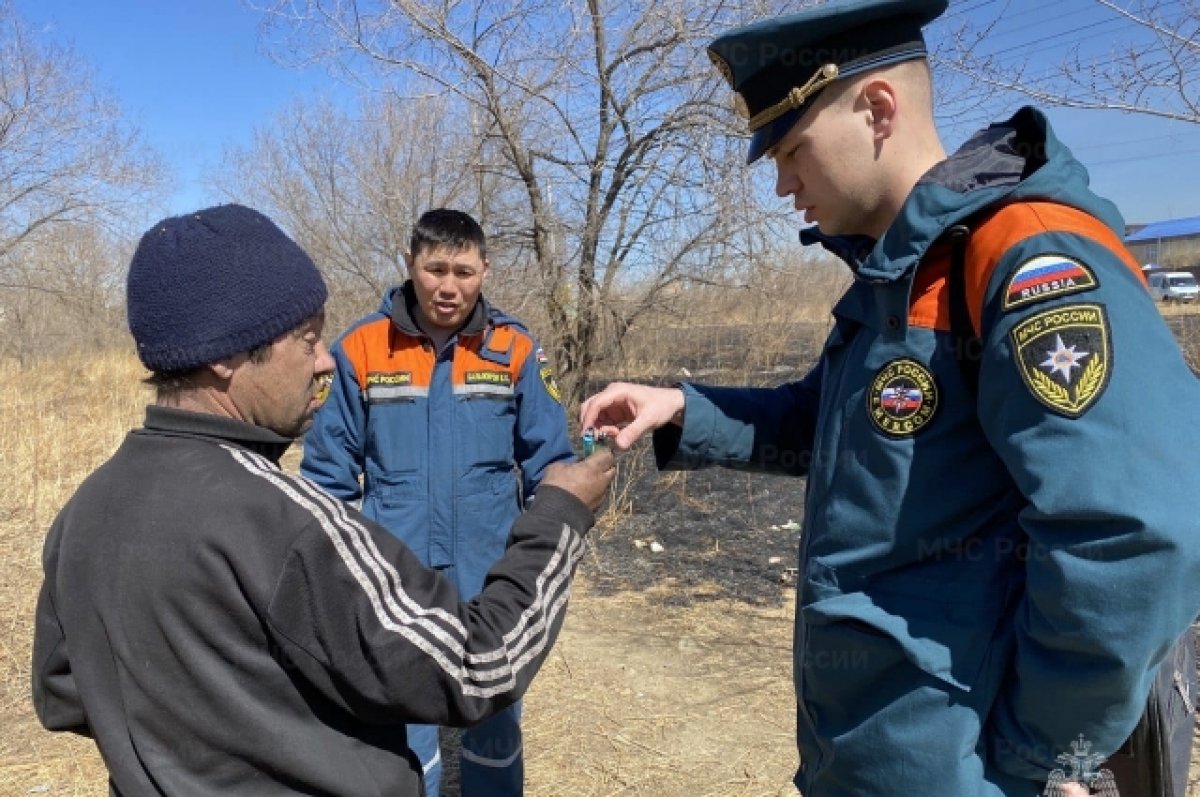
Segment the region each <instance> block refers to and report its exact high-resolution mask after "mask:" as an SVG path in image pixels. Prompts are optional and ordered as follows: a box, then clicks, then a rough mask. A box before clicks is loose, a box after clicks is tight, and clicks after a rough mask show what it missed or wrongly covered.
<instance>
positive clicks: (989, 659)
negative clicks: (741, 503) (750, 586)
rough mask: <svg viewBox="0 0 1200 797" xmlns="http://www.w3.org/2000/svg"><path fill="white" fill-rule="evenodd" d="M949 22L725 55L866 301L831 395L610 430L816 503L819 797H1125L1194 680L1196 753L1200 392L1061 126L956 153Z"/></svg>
mask: <svg viewBox="0 0 1200 797" xmlns="http://www.w3.org/2000/svg"><path fill="white" fill-rule="evenodd" d="M945 8H946V0H860V1H859V2H831V3H826V4H823V5H820V6H815V7H813V8H809V9H806V10H804V11H802V12H800V13H799V14H796V15H794V16H789V17H783V18H779V19H773V20H768V21H766V22H762V23H758V24H755V25H750V26H747V27H744V28H739V29H737V30H734V31H731V32H729V33H726V34H724V35H722V36H721V37H719V38H717V39H716V40H715V41H714V42H713V43H712V44H711V46H710V48H709V54H710V56H711V57H712V60H713V62H714V63H715V64H716V66H717V68H718V70H719V71H720V72H721V73H722V75H723V76H724V78H725V79H726V80H727V81H728V82H729V84H730V85H731V87H732V88H733V90H734V91H735V92H736V93H737V95H738V103H739V105H740V106H741V111H743V113H744V116H745V117H746V118H747V120H748V127H749V132H750V134H751V139H750V152H749V157H748V160H749V162H754V161H755V160H757V159H758V158H760V157H761V156H763V155H766V156H767V157H768V159H770V160H771V161H773V162H774V165H775V171H776V175H777V179H776V193H777V194H778V195H779V196H781V197H791V198H792V201H793V203H794V205H795V208H796V209H797V210H798V211H801V212H802V213H803V214H804V217H805V220H806V221H807V222H811V223H814V226H810V227H808V228H807V229H805V230H803V231H802V233H801V240H802V241H803V242H805V243H810V244H820V245H822V246H824V247H825V248H827V249H829V250H830V251H832V252H834V253H835V254H837V255H839V256H840V257H841V258H842V259H843V260H844V261H845V262H846V263H847V265H848V266H849V267H850V269H851V270H852V272H853V274H854V281H853V284H852V285H851V287H850V288H849V289H848V290H847V292H846V294H845V295H844V296H843V297H842V298H841V299H840V300H839V301H838V303H837V305H836V306H835V307H834V309H833V315H834V324H833V328H832V331H831V333H830V335H829V338H828V340H827V342H826V344H825V347H824V350H823V352H822V356H821V358H820V360H819V362H818V363H817V365H816V366H815V367H814V368H813V369H812V370H811V371H810V372H809V373H808V374H807V375H806V376H804V377H803V378H802V379H800V380H799V381H796V382H792V383H789V384H785V385H782V386H780V387H778V388H774V389H747V388H724V387H710V386H703V385H692V384H685V385H681V386H680V387H679V388H678V389H676V388H651V387H646V386H639V385H631V384H621V383H617V384H613V385H610V386H608V387H607V388H606V389H605V390H604V391H602V392H601V393H599V394H598V395H596V396H593V397H592V398H590V399H588V400H587V401H586V402H585V403H584V405H583V408H582V411H581V414H582V423H583V426H584V427H595V428H597V430H598V431H600V432H603V433H605V434H608V435H610V436H611V439H612V442H613V444H614V445H615V447H616V448H618V449H626V448H628V447H629V446H630V445H632V444H633V443H634V441H635V440H637V439H638V438H639V437H640V436H641V435H642V434H644V433H645V432H647V431H651V430H653V442H654V448H655V454H656V457H657V461H658V463H659V467H663V468H698V467H704V466H709V465H721V466H725V467H731V468H740V469H747V470H761V471H771V472H784V473H792V474H795V475H805V476H806V477H807V485H806V496H805V518H804V530H803V534H802V538H801V550H800V562H799V566H800V578H799V581H798V596H797V600H798V605H797V616H796V628H795V640H794V643H795V650H794V655H795V661H794V679H795V688H796V696H797V745H798V748H799V754H800V768H799V771H798V773H797V775H796V785H797V786H798V787H799V789H800V791H801V792H802V793H803V794H805V795H807V796H808V797H877V796H883V795H900V794H906V795H920V797H996V796H998V795H1006V796H1007V797H1034V795H1040V794H1048V795H1055V797H1061V796H1063V795H1081V794H1089V793H1091V789H1093V788H1095V789H1097V790H1099V791H1101V792H1102V793H1109V794H1111V793H1112V791H1111V788H1110V787H1111V786H1112V776H1111V773H1110V770H1108V769H1102V768H1099V767H1098V765H1097V762H1098V761H1099V760H1102V759H1108V764H1107V765H1106V766H1111V767H1112V769H1116V768H1117V766H1116V763H1117V762H1118V760H1119V759H1120V757H1121V755H1123V754H1124V753H1122V751H1121V750H1122V747H1123V745H1124V744H1125V743H1126V742H1127V740H1129V739H1130V736H1131V733H1132V732H1133V731H1134V729H1135V726H1136V725H1137V724H1138V722H1139V718H1140V717H1141V716H1142V715H1143V709H1144V708H1145V706H1146V705H1147V694H1148V692H1149V690H1150V689H1151V685H1152V683H1153V682H1154V681H1155V675H1156V672H1159V670H1160V664H1162V663H1164V660H1166V663H1165V670H1164V672H1166V674H1167V676H1168V677H1167V678H1166V680H1167V682H1168V683H1169V682H1170V681H1172V680H1175V681H1177V682H1178V690H1177V691H1178V693H1177V694H1171V695H1170V696H1169V697H1170V700H1169V701H1167V702H1166V704H1167V705H1168V710H1167V714H1168V715H1169V717H1168V718H1169V719H1170V720H1171V722H1172V723H1173V725H1174V727H1175V728H1177V729H1178V733H1177V734H1176V736H1175V737H1174V738H1177V739H1180V738H1182V739H1183V740H1184V745H1185V746H1184V749H1185V751H1186V743H1187V741H1188V740H1190V736H1191V731H1190V728H1191V722H1192V716H1191V713H1192V706H1191V700H1193V699H1194V695H1190V694H1188V693H1187V692H1188V690H1187V688H1186V686H1185V685H1186V683H1187V680H1188V678H1187V676H1188V675H1189V669H1191V670H1193V671H1194V667H1195V665H1194V662H1193V661H1192V660H1191V659H1190V657H1189V656H1188V655H1187V649H1186V648H1185V647H1183V646H1180V647H1178V648H1176V649H1175V650H1177V651H1181V653H1180V655H1181V657H1182V658H1181V659H1180V660H1179V661H1173V660H1170V659H1167V658H1166V657H1167V656H1168V653H1169V652H1172V655H1174V653H1173V643H1174V641H1175V640H1176V639H1177V638H1179V637H1180V635H1181V634H1182V633H1183V632H1184V631H1185V629H1187V628H1188V626H1189V624H1190V623H1191V621H1192V620H1193V619H1194V618H1195V617H1196V615H1197V612H1198V610H1200V588H1198V584H1200V513H1197V512H1196V511H1195V506H1194V501H1195V496H1196V495H1200V468H1197V467H1196V465H1195V452H1196V451H1198V450H1200V425H1197V424H1196V423H1195V419H1194V417H1192V416H1193V408H1194V407H1195V406H1196V405H1197V402H1198V401H1200V384H1198V382H1197V380H1196V378H1195V377H1194V376H1193V375H1192V373H1191V372H1190V370H1189V369H1188V367H1187V365H1186V363H1185V361H1184V359H1183V357H1182V356H1181V354H1180V351H1179V348H1178V346H1177V345H1176V342H1175V340H1174V339H1173V337H1172V335H1171V333H1170V331H1169V330H1168V328H1167V327H1166V325H1165V324H1164V322H1163V320H1162V318H1161V317H1160V315H1159V313H1158V311H1157V309H1156V308H1155V306H1154V303H1153V301H1152V300H1151V299H1150V297H1149V295H1148V294H1147V291H1146V289H1145V286H1144V284H1143V281H1142V278H1141V274H1140V268H1139V267H1138V264H1137V263H1136V262H1135V261H1134V260H1133V259H1132V257H1130V256H1129V254H1128V252H1126V251H1125V249H1124V247H1123V246H1122V244H1121V235H1122V231H1123V226H1124V225H1123V222H1122V219H1121V217H1120V215H1119V214H1118V213H1117V211H1116V209H1115V207H1114V206H1113V205H1112V204H1111V203H1110V202H1108V201H1106V200H1104V199H1101V198H1100V197H1098V196H1096V195H1095V194H1093V193H1092V192H1091V191H1089V190H1088V187H1087V184H1088V177H1087V173H1086V170H1085V169H1084V168H1083V166H1082V165H1081V164H1080V163H1079V162H1078V161H1076V160H1075V159H1074V158H1073V157H1072V156H1071V153H1070V152H1069V151H1068V150H1067V148H1066V147H1065V146H1064V145H1063V144H1061V143H1060V142H1059V141H1058V140H1057V139H1056V138H1055V136H1054V134H1053V132H1052V131H1051V130H1050V128H1049V125H1048V123H1047V120H1046V118H1045V117H1044V116H1043V115H1042V114H1041V113H1039V112H1038V111H1036V110H1034V109H1032V108H1024V109H1022V110H1020V111H1018V112H1017V114H1016V115H1014V116H1013V117H1012V118H1011V119H1009V120H1007V121H1004V122H1001V123H998V124H996V125H993V126H991V127H989V128H987V129H986V130H983V131H981V132H980V133H978V134H976V135H975V136H974V137H973V138H971V139H970V140H969V141H968V142H966V143H965V144H964V145H963V147H962V148H961V149H960V150H959V151H958V152H956V153H954V154H951V155H947V153H946V152H945V150H944V149H943V147H942V144H941V141H940V139H939V137H938V133H937V130H936V127H935V125H934V117H933V107H932V105H933V103H932V85H931V79H930V72H929V66H928V62H927V60H926V57H925V56H926V48H925V44H924V40H923V35H922V32H921V29H922V27H923V26H924V25H925V24H926V23H928V22H929V21H931V20H932V19H934V18H936V17H937V16H938V15H939V14H941V13H942V12H943V11H944V10H945ZM1172 676H1173V677H1172ZM1172 688H1174V687H1172ZM1184 755H1185V756H1186V752H1185V753H1184ZM1184 763H1185V771H1186V758H1185V762H1184ZM1184 785H1185V784H1183V783H1179V782H1177V783H1176V784H1175V790H1174V793H1175V794H1178V795H1182V793H1183V787H1184ZM1105 789H1108V791H1104V790H1105ZM1125 797H1137V795H1134V794H1133V793H1132V792H1130V793H1129V794H1126V795H1125Z"/></svg>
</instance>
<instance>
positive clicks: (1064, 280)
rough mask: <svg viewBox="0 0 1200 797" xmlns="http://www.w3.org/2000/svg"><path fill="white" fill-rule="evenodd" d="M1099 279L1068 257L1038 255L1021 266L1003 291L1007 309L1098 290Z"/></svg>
mask: <svg viewBox="0 0 1200 797" xmlns="http://www.w3.org/2000/svg"><path fill="white" fill-rule="evenodd" d="M1097 284H1098V283H1097V282H1096V275H1095V274H1093V273H1092V270H1091V269H1090V268H1088V267H1087V266H1085V265H1084V264H1083V263H1080V262H1079V261H1078V260H1075V259H1073V258H1070V257H1067V256H1066V255H1038V256H1037V257H1034V258H1031V259H1029V260H1026V261H1025V262H1024V263H1022V264H1021V265H1020V266H1019V267H1018V268H1017V270H1016V271H1014V272H1013V275H1012V276H1011V277H1009V278H1008V284H1007V285H1006V286H1005V287H1004V309H1005V310H1011V309H1012V308H1014V307H1021V306H1023V305H1026V304H1032V303H1033V302H1040V301H1042V300H1043V299H1050V298H1052V297H1055V296H1068V295H1070V294H1072V293H1079V292H1080V291H1086V290H1091V289H1092V288H1095V287H1096V285H1097Z"/></svg>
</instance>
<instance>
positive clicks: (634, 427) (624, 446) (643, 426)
mask: <svg viewBox="0 0 1200 797" xmlns="http://www.w3.org/2000/svg"><path fill="white" fill-rule="evenodd" d="M661 425H662V424H660V423H655V422H654V421H653V420H651V419H650V418H648V417H647V416H645V415H639V416H637V417H636V418H634V419H633V421H632V422H631V423H630V424H629V425H628V426H626V427H625V428H624V429H622V430H621V431H619V432H617V434H616V436H614V437H613V438H612V444H613V446H614V447H615V448H616V449H617V450H618V451H628V450H629V449H630V448H631V447H633V444H634V443H636V442H637V441H638V440H639V439H640V438H641V436H642V435H644V434H645V433H646V432H648V431H651V430H652V429H656V428H658V427H659V426H661Z"/></svg>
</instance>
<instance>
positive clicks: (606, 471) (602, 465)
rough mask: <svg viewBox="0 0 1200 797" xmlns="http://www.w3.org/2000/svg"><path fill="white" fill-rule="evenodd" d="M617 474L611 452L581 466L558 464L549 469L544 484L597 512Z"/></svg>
mask: <svg viewBox="0 0 1200 797" xmlns="http://www.w3.org/2000/svg"><path fill="white" fill-rule="evenodd" d="M616 474H617V467H616V460H615V459H614V458H613V454H612V452H611V451H609V450H608V449H607V448H597V449H596V453H595V454H592V455H591V456H590V457H588V458H587V459H584V460H581V461H579V462H572V463H569V464H568V463H563V462H556V463H554V464H553V465H551V466H550V467H548V468H546V475H545V476H543V477H542V484H549V485H551V486H552V487H558V488H560V489H563V490H566V491H567V492H569V493H570V494H571V495H573V496H575V497H576V498H578V499H579V500H580V501H583V503H585V504H587V506H588V508H589V509H591V510H592V511H593V512H595V511H596V510H597V509H599V508H600V504H601V503H602V502H603V501H604V496H605V495H607V494H608V486H609V485H610V484H612V480H613V477H614V476H615V475H616Z"/></svg>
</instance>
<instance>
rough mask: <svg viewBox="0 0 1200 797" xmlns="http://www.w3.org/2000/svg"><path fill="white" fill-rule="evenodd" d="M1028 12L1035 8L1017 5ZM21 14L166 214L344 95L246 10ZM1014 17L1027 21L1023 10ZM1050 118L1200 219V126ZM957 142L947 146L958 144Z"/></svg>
mask: <svg viewBox="0 0 1200 797" xmlns="http://www.w3.org/2000/svg"><path fill="white" fill-rule="evenodd" d="M1023 3H1024V4H1028V5H1030V6H1031V7H1032V6H1035V5H1037V4H1035V3H1032V2H1028V0H1013V2H1012V3H1010V5H1011V6H1014V7H1019V6H1020V5H1022V4H1023ZM16 7H17V9H18V11H19V13H20V14H21V15H22V16H23V17H24V18H25V20H26V21H27V22H28V23H29V24H30V26H31V27H32V28H33V29H34V30H35V31H38V32H40V33H42V34H43V35H47V36H51V37H53V38H54V39H55V40H57V41H65V42H68V43H70V44H71V45H73V46H74V48H75V50H76V51H77V52H78V54H79V55H80V56H81V57H82V58H83V59H84V60H86V61H88V62H89V63H91V64H92V65H93V66H94V67H95V68H96V70H97V78H98V81H99V82H100V83H101V84H102V85H104V86H106V87H107V88H108V89H109V90H110V91H111V92H112V93H113V94H114V95H115V97H116V99H117V100H118V101H119V102H120V103H121V105H122V107H123V108H124V110H125V112H126V113H127V114H128V116H129V118H130V119H131V120H133V121H134V122H135V123H136V124H137V125H138V127H139V128H140V129H141V131H142V132H143V134H144V135H145V137H146V139H147V141H148V143H149V144H150V145H151V146H153V147H154V148H155V149H156V150H158V151H159V152H160V153H161V154H162V155H163V157H164V158H165V159H166V161H167V163H168V164H169V166H170V167H171V168H172V169H173V171H174V172H175V174H176V177H177V188H176V190H175V192H174V193H173V195H172V196H171V198H170V200H169V207H167V208H165V209H164V210H165V212H171V213H178V212H184V211H187V210H191V209H194V208H197V207H201V206H203V205H205V204H210V203H211V202H212V201H215V198H214V197H212V196H211V195H208V194H207V193H206V190H205V188H204V185H203V179H204V175H205V174H206V173H207V172H208V171H210V170H211V169H213V168H214V167H215V166H216V165H217V164H218V163H219V162H220V160H221V156H222V153H223V151H224V149H225V148H226V147H229V146H237V147H244V146H246V145H248V144H249V143H250V141H251V140H252V136H253V131H254V130H255V128H256V127H260V128H265V127H267V126H268V125H269V124H270V123H271V120H272V118H273V117H274V116H275V115H276V114H277V113H278V112H279V111H281V110H283V109H284V108H285V107H287V106H288V105H289V104H290V103H291V102H293V101H294V100H296V99H299V98H309V97H314V96H317V95H320V94H325V95H329V96H337V95H338V94H339V91H340V88H339V86H338V84H337V83H336V82H335V79H334V78H333V77H330V76H328V75H327V74H325V73H324V72H323V71H322V70H320V69H319V68H309V69H307V70H298V69H294V68H289V67H285V66H281V65H278V64H276V63H274V62H272V61H271V60H270V59H269V58H268V57H267V56H266V55H265V54H264V53H263V52H262V50H261V47H260V44H259V38H258V24H259V22H260V20H261V16H260V12H256V11H252V10H250V9H247V8H246V7H244V5H243V4H242V3H241V2H240V0H103V1H102V2H97V0H16ZM1006 8H1007V7H1006ZM952 9H953V6H952ZM1006 13H1008V14H1012V15H1013V18H1014V19H1017V20H1018V21H1019V17H1020V14H1021V12H1020V11H1019V10H1017V11H1012V10H1009V11H1006ZM1084 13H1086V12H1084ZM1034 17H1035V19H1036V14H1034ZM1068 21H1069V22H1071V24H1074V25H1076V26H1079V20H1073V21H1070V20H1068ZM1096 33H1099V31H1097V32H1096ZM1013 35H1016V36H1020V35H1022V34H1021V33H1020V32H1019V31H1018V32H1015V33H1014V34H1013ZM1026 35H1030V34H1026ZM1095 38H1096V37H1095V36H1093V37H1092V39H1093V40H1094V39H1095ZM1046 46H1047V48H1048V49H1049V48H1054V47H1059V46H1062V45H1061V43H1059V42H1048V43H1047V45H1046ZM342 93H344V92H342ZM1049 113H1050V118H1051V120H1052V122H1053V123H1054V125H1055V127H1056V129H1057V132H1058V134H1059V137H1060V138H1061V139H1063V140H1064V141H1065V142H1066V143H1067V144H1068V146H1070V147H1071V149H1072V150H1073V151H1074V152H1075V154H1076V156H1077V157H1079V158H1080V160H1082V161H1083V162H1084V164H1085V165H1087V166H1088V167H1089V169H1090V170H1091V173H1092V184H1093V187H1094V188H1095V189H1096V190H1097V192H1098V193H1100V194H1102V195H1104V196H1107V197H1108V198H1110V199H1112V200H1113V201H1114V202H1116V203H1117V206H1118V207H1119V208H1120V209H1121V211H1122V213H1123V214H1124V215H1125V217H1126V220H1127V221H1130V222H1149V221H1156V220H1162V219H1167V218H1178V217H1182V216H1197V215H1200V188H1198V186H1200V126H1197V125H1194V124H1187V123H1183V122H1169V121H1164V120H1155V119H1152V118H1149V117H1145V116H1125V115H1120V114H1116V113H1111V112H1094V111H1093V112H1083V111H1066V110H1061V109H1058V110H1050V111H1049ZM948 132H950V133H951V135H948V136H947V143H948V144H951V145H953V144H956V143H958V142H957V141H956V140H955V136H954V135H953V131H948ZM764 179H765V178H764Z"/></svg>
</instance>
